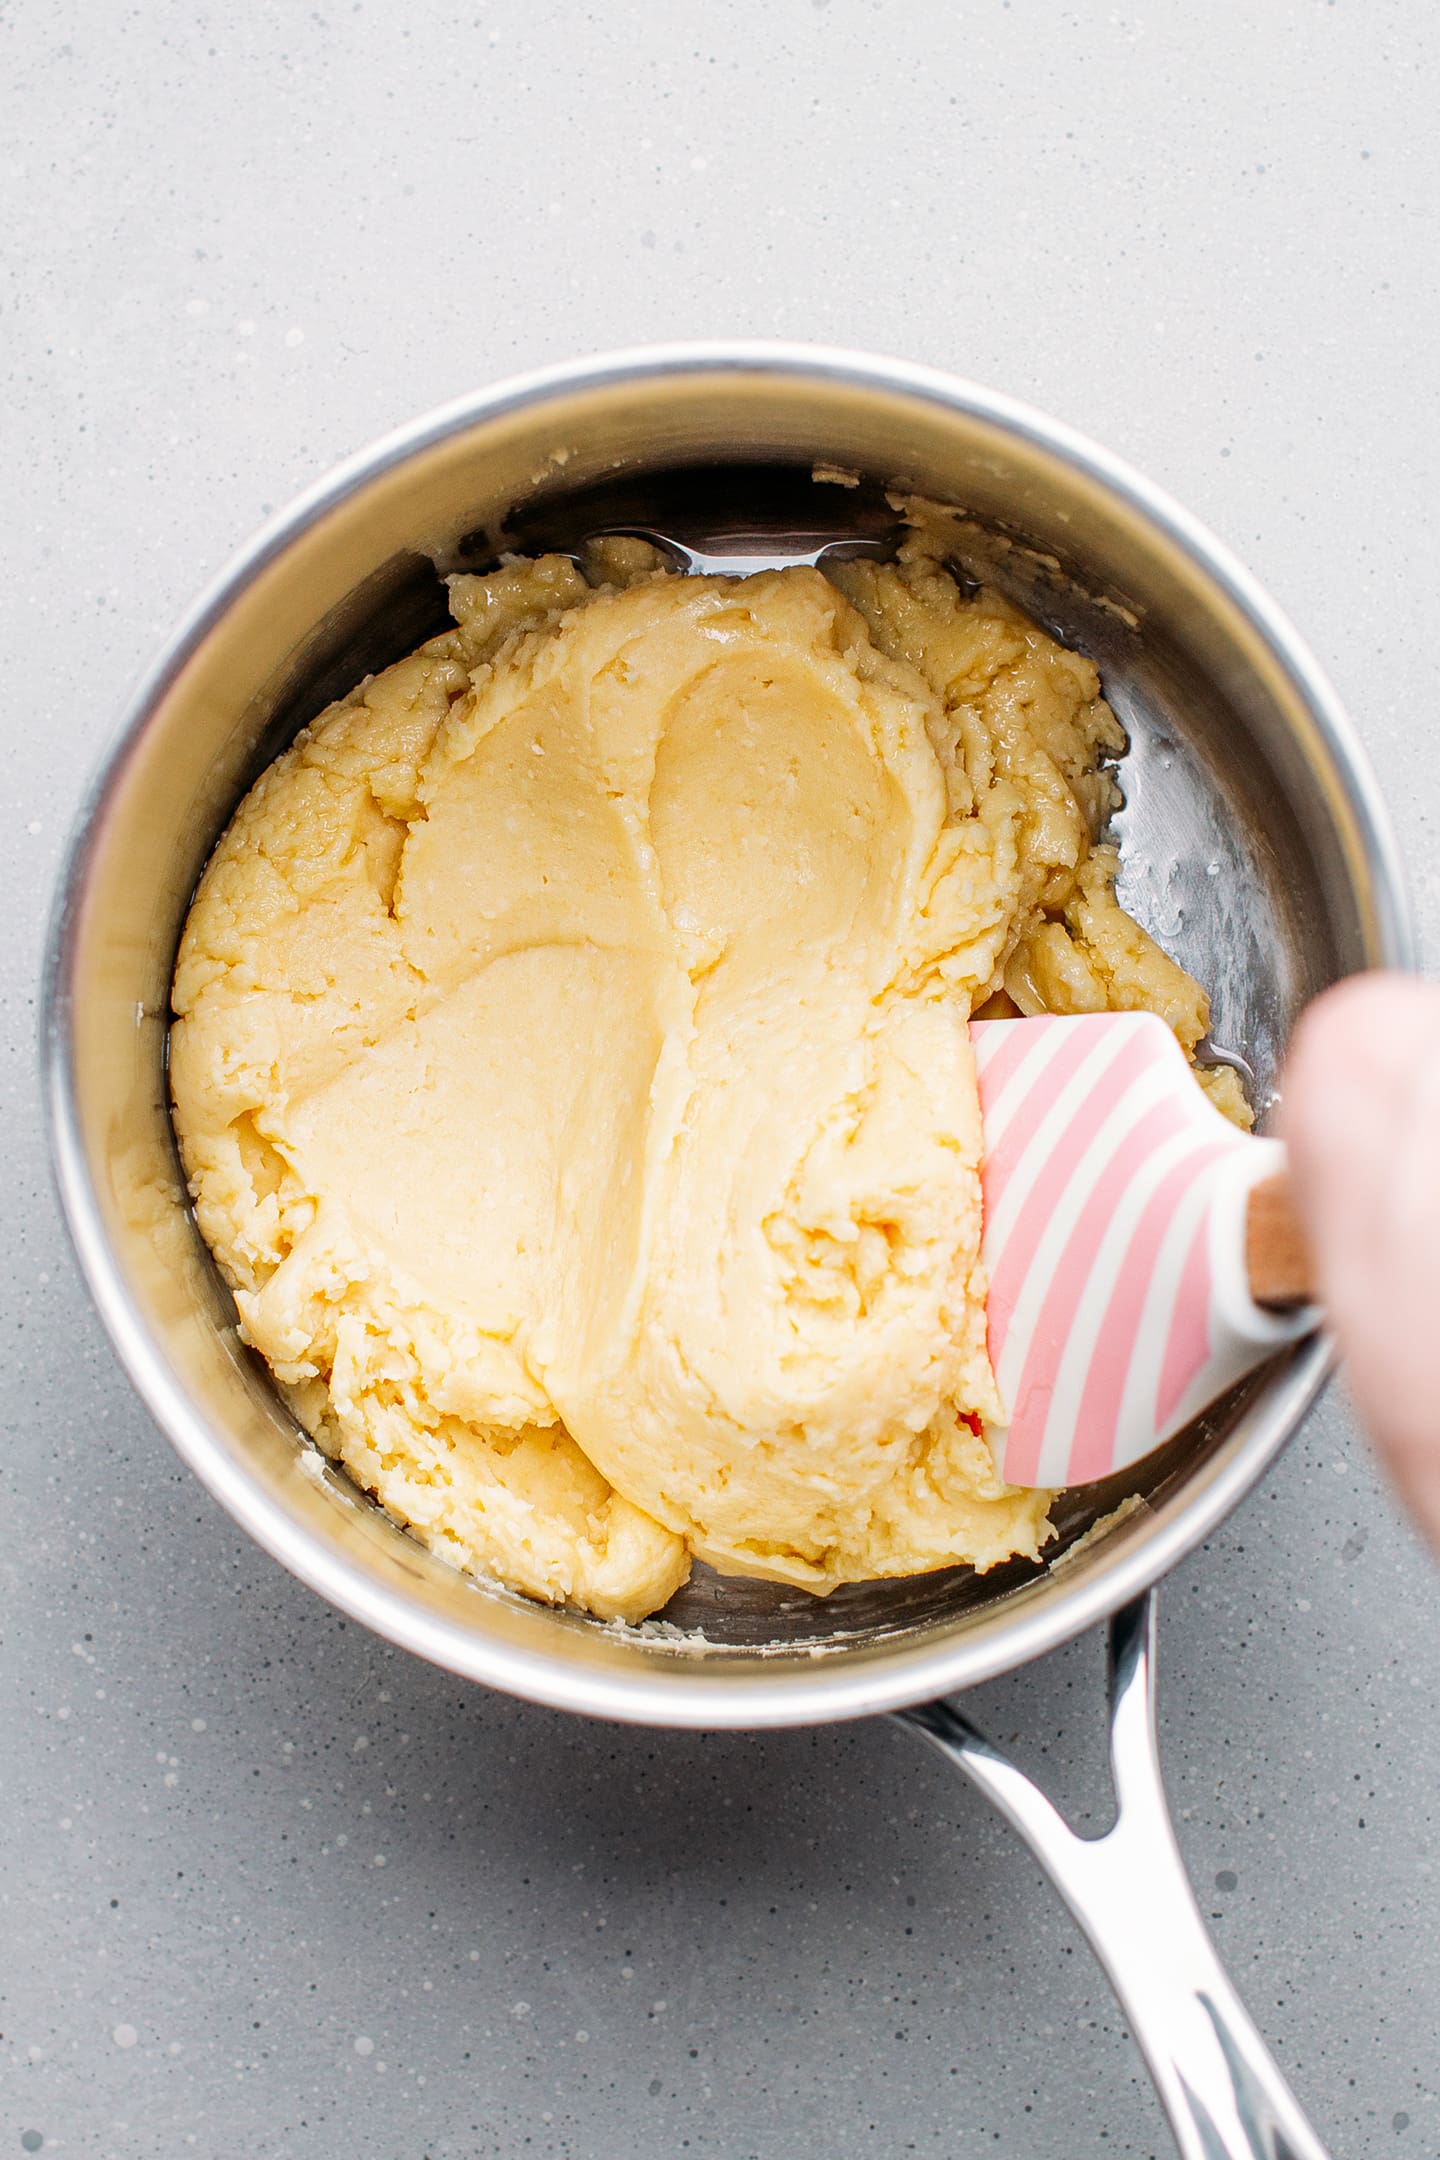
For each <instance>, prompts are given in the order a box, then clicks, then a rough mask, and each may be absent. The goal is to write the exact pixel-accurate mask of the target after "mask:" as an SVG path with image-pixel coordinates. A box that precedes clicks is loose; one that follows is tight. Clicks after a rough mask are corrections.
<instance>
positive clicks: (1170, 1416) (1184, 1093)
mask: <svg viewBox="0 0 1440 2160" xmlns="http://www.w3.org/2000/svg"><path fill="white" fill-rule="evenodd" d="M970 1036H971V1042H972V1044H973V1046H974V1050H975V1062H976V1067H977V1070H978V1073H979V1079H980V1108H981V1114H982V1120H983V1125H984V1135H985V1162H984V1170H983V1181H984V1195H985V1230H984V1247H983V1251H984V1257H985V1264H986V1267H987V1269H988V1271H989V1276H990V1296H989V1308H988V1310H989V1332H990V1356H991V1361H992V1363H993V1365H994V1367H995V1377H996V1380H997V1382H998V1384H999V1389H1000V1395H1001V1399H1002V1401H1003V1402H1004V1404H1005V1405H1006V1408H1007V1411H1008V1414H1009V1422H1008V1424H1007V1425H1006V1426H1005V1427H1003V1428H995V1427H992V1428H990V1431H989V1435H988V1437H989V1439H990V1442H991V1445H992V1447H993V1449H994V1452H995V1459H996V1464H997V1467H998V1468H999V1469H1000V1471H1001V1473H1002V1475H1003V1476H1004V1477H1005V1478H1006V1479H1007V1480H1008V1481H1009V1482H1010V1483H1011V1484H1013V1485H1041V1486H1060V1485H1082V1484H1086V1483H1088V1482H1090V1481H1091V1480H1093V1479H1096V1478H1103V1477H1108V1476H1109V1475H1110V1474H1111V1473H1112V1472H1113V1471H1116V1470H1123V1469H1125V1468H1127V1467H1128V1466H1129V1465H1130V1464H1131V1463H1134V1462H1138V1461H1139V1460H1140V1458H1141V1457H1142V1456H1144V1455H1148V1454H1149V1453H1150V1452H1151V1450H1152V1449H1154V1448H1157V1447H1159V1446H1160V1445H1161V1444H1162V1443H1163V1442H1164V1441H1166V1440H1168V1439H1170V1438H1171V1437H1172V1436H1173V1435H1174V1434H1175V1433H1177V1432H1179V1431H1180V1430H1181V1429H1182V1427H1184V1426H1185V1425H1186V1424H1188V1423H1189V1421H1190V1419H1191V1418H1193V1417H1195V1416H1197V1415H1198V1414H1199V1412H1200V1411H1202V1410H1203V1409H1205V1408H1206V1407H1207V1406H1208V1405H1209V1404H1210V1403H1212V1402H1214V1401H1215V1400H1216V1398H1217V1397H1218V1396H1220V1395H1223V1394H1224V1393H1225V1391H1226V1390H1227V1389H1228V1388H1230V1387H1232V1386H1233V1385H1234V1384H1235V1382H1236V1381H1237V1380H1239V1379H1241V1378H1242V1377H1243V1375H1244V1374H1245V1373H1247V1372H1249V1371H1251V1370H1252V1369H1253V1368H1254V1367H1255V1366H1257V1365H1260V1364H1262V1363H1263V1362H1264V1361H1265V1360H1266V1359H1267V1358H1270V1357H1273V1356H1274V1355H1275V1353H1276V1352H1277V1351H1278V1350H1280V1349H1282V1348H1283V1347H1284V1346H1285V1344H1287V1343H1290V1342H1294V1341H1296V1340H1297V1339H1298V1338H1299V1337H1300V1336H1302V1335H1305V1334H1308V1333H1309V1332H1310V1331H1311V1330H1313V1329H1314V1328H1315V1327H1316V1325H1317V1324H1318V1321H1319V1314H1318V1312H1317V1310H1316V1308H1315V1306H1314V1305H1313V1304H1311V1303H1309V1302H1308V1301H1307V1292H1308V1291H1309V1288H1310V1284H1309V1281H1308V1274H1307V1261H1306V1255H1305V1251H1304V1247H1303V1243H1302V1242H1301V1240H1300V1238H1299V1234H1298V1231H1297V1230H1296V1227H1295V1223H1294V1218H1293V1215H1292V1214H1291V1213H1290V1210H1289V1206H1288V1199H1287V1192H1286V1186H1285V1182H1284V1180H1285V1151H1284V1148H1283V1147H1282V1145H1281V1143H1280V1142H1279V1141H1278V1140H1272V1139H1263V1138H1255V1137H1253V1136H1251V1135H1249V1134H1247V1133H1242V1132H1240V1131H1238V1130H1237V1129H1236V1127H1235V1126H1233V1125H1232V1124H1231V1123H1230V1122H1229V1120H1228V1119H1226V1118H1224V1117H1222V1116H1221V1115H1220V1113H1219V1111H1218V1110H1216V1109H1214V1108H1213V1106H1212V1105H1211V1103H1210V1102H1209V1100H1208V1098H1207V1097H1206V1096H1205V1095H1204V1094H1203V1093H1202V1091H1201V1090H1200V1088H1199V1087H1197V1085H1196V1083H1195V1079H1194V1076H1193V1074H1192V1073H1191V1071H1190V1068H1189V1066H1188V1064H1187V1062H1186V1059H1185V1054H1184V1052H1183V1051H1182V1050H1181V1048H1180V1045H1179V1043H1178V1042H1177V1041H1176V1039H1175V1037H1174V1035H1173V1034H1172V1033H1171V1032H1170V1029H1169V1028H1168V1027H1167V1026H1166V1025H1165V1023H1164V1021H1163V1020H1160V1019H1157V1018H1156V1017H1155V1016H1154V1015H1153V1014H1151V1013H1096V1014H1084V1015H1082V1016H1080V1017H1078V1018H1053V1019H1052V1018H1041V1019H1034V1020H975V1021H972V1022H971V1024H970Z"/></svg>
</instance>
